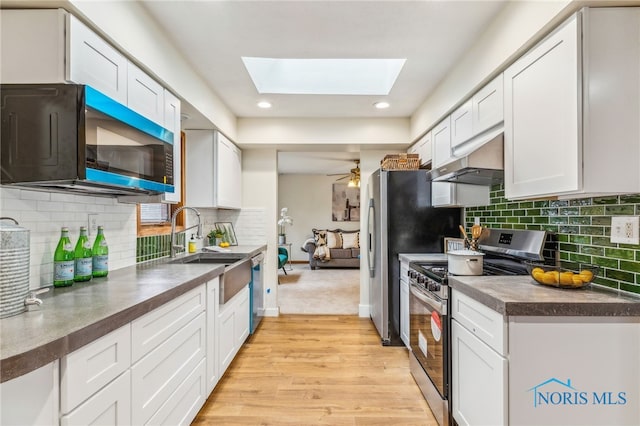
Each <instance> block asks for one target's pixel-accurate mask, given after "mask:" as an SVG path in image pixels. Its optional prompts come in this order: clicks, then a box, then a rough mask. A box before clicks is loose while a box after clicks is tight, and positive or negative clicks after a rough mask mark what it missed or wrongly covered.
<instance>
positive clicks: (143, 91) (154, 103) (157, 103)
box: [127, 62, 164, 126]
mask: <svg viewBox="0 0 640 426" xmlns="http://www.w3.org/2000/svg"><path fill="white" fill-rule="evenodd" d="M127 105H128V106H129V108H131V109H132V110H134V111H135V112H137V113H138V114H140V115H142V116H144V117H146V118H148V119H149V120H151V121H153V122H154V123H156V124H159V125H161V126H163V125H164V88H163V87H162V85H160V84H159V83H158V82H157V81H155V80H154V79H152V78H151V77H149V76H148V75H147V74H146V73H145V72H144V71H142V70H141V69H140V68H138V67H137V66H135V65H133V64H132V63H131V62H129V65H128V67H127Z"/></svg>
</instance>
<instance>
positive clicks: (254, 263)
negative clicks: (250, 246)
mask: <svg viewBox="0 0 640 426" xmlns="http://www.w3.org/2000/svg"><path fill="white" fill-rule="evenodd" d="M263 261H264V252H261V253H260V254H257V255H255V256H253V257H252V258H251V266H252V267H256V266H258V265H259V264H261V263H262V262H263Z"/></svg>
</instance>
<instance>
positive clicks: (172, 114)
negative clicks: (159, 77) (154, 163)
mask: <svg viewBox="0 0 640 426" xmlns="http://www.w3.org/2000/svg"><path fill="white" fill-rule="evenodd" d="M164 128H165V129H167V130H169V131H171V132H173V187H174V188H175V190H174V192H166V193H165V194H164V201H166V202H170V203H179V202H180V197H181V196H182V193H181V185H182V176H181V174H182V167H181V160H182V158H181V157H182V136H181V134H180V99H178V98H177V97H176V96H174V94H173V93H171V92H169V91H168V90H166V89H165V90H164Z"/></svg>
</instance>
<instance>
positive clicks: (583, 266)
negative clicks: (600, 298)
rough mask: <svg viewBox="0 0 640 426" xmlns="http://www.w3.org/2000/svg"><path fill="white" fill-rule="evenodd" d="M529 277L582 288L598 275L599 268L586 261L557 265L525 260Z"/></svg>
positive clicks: (553, 283)
mask: <svg viewBox="0 0 640 426" xmlns="http://www.w3.org/2000/svg"><path fill="white" fill-rule="evenodd" d="M526 267H527V270H528V271H529V275H531V278H533V280H534V281H535V282H537V283H538V284H542V285H547V286H551V287H559V288H584V287H586V286H587V285H589V284H591V282H592V281H593V280H594V279H595V278H596V276H597V275H598V270H599V268H598V267H597V266H595V265H591V264H588V263H570V262H561V263H560V264H559V265H545V264H543V263H536V262H526Z"/></svg>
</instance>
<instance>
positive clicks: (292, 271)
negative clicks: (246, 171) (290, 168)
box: [278, 153, 366, 315]
mask: <svg viewBox="0 0 640 426" xmlns="http://www.w3.org/2000/svg"><path fill="white" fill-rule="evenodd" d="M283 154H284V155H286V154H287V153H279V158H280V156H281V155H283ZM322 154H323V155H325V156H326V155H329V154H331V155H335V154H336V153H322ZM339 154H341V156H342V157H343V158H342V159H340V160H337V162H336V164H337V166H334V167H335V168H334V169H333V170H331V169H327V171H326V172H325V173H324V174H320V173H317V174H304V173H300V172H298V173H280V174H279V175H278V213H279V217H278V219H282V209H283V208H285V209H286V210H285V212H284V214H285V215H286V216H288V217H289V218H290V219H291V220H290V222H291V223H288V222H289V221H287V220H283V221H281V223H283V225H282V226H279V231H278V233H279V234H281V233H284V238H285V241H284V243H283V244H280V245H279V247H280V248H281V249H282V248H284V249H285V250H286V252H287V257H288V258H287V261H286V262H285V264H284V265H283V267H281V268H280V269H279V270H278V281H279V286H278V304H279V306H280V313H282V314H327V315H332V314H335V315H358V314H359V309H360V281H361V272H362V271H361V269H360V241H361V238H362V236H361V221H360V218H361V214H360V213H361V209H360V206H361V202H360V201H361V195H360V194H361V188H360V187H349V186H348V182H349V180H350V177H349V172H350V169H352V168H354V167H356V163H354V161H353V160H354V155H355V157H356V158H357V157H358V156H359V154H358V153H355V154H354V153H339ZM307 155H308V154H307ZM345 176H346V177H345ZM364 186H366V184H364V183H363V187H364ZM365 213H366V211H365ZM314 231H315V232H314ZM316 242H318V244H317V245H316ZM365 269H366V268H365Z"/></svg>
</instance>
